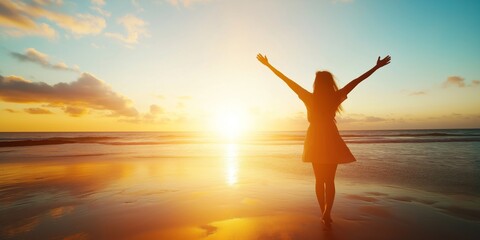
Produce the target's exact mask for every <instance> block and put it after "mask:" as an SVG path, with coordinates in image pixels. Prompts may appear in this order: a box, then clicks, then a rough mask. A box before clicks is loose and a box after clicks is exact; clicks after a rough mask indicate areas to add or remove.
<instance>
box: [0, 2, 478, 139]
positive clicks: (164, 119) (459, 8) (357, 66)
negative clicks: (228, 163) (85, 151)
mask: <svg viewBox="0 0 480 240" xmlns="http://www.w3.org/2000/svg"><path fill="white" fill-rule="evenodd" d="M0 6H1V8H0V9H1V10H2V11H0V39H1V49H0V52H1V55H0V62H1V63H2V64H1V65H0V75H2V76H3V77H7V76H12V75H14V76H20V77H22V78H23V79H27V80H29V81H32V82H45V83H46V84H49V85H52V86H53V85H54V84H57V83H72V82H75V81H77V80H78V79H79V78H81V76H82V73H84V72H85V73H88V74H90V75H91V76H93V78H94V79H97V80H101V81H102V82H104V83H105V85H108V86H110V87H111V91H112V92H114V93H115V94H118V96H123V97H118V99H124V100H125V99H127V100H128V101H127V100H125V103H122V104H126V105H122V109H126V108H134V109H135V110H136V111H137V112H138V114H136V115H122V114H120V115H118V116H113V115H115V114H112V113H118V112H121V111H123V110H121V111H120V110H118V109H117V108H116V107H118V106H111V105H108V104H103V105H102V104H96V105H95V104H92V101H90V100H89V99H88V98H89V96H84V97H83V98H82V96H78V98H75V101H73V100H68V101H67V100H66V101H65V102H62V101H61V99H60V97H58V98H51V97H44V98H37V99H34V97H33V96H32V97H31V98H28V101H27V102H25V101H26V100H25V101H23V100H22V101H23V102H18V101H13V100H8V94H9V93H8V91H7V90H9V86H7V85H5V86H3V85H2V87H0V100H2V101H1V102H0V111H3V112H2V116H6V117H5V118H4V120H3V121H4V123H2V126H3V129H1V130H13V129H14V130H22V129H23V130H35V129H37V130H52V129H51V128H52V127H49V126H50V125H52V124H55V123H58V122H63V123H65V124H67V123H68V126H64V128H62V129H63V130H88V129H89V128H91V130H99V129H105V127H107V128H109V129H111V130H122V129H126V130H135V129H139V130H184V129H188V130H196V129H205V128H206V126H209V125H211V123H212V122H215V121H214V120H212V119H211V118H212V116H217V115H222V114H223V113H224V112H229V111H234V112H235V111H236V112H235V113H232V114H233V115H235V114H238V115H243V116H245V115H247V116H246V117H244V118H247V119H250V120H249V122H250V125H252V126H251V128H253V129H257V130H272V129H273V130H282V129H287V130H293V129H303V128H304V127H305V126H306V121H305V109H304V107H303V105H302V103H301V102H300V101H299V100H298V98H297V97H296V96H295V95H294V94H292V93H290V90H289V89H288V88H287V87H286V86H284V84H283V83H282V82H281V81H279V80H278V79H276V77H275V76H274V75H273V74H271V73H270V72H269V71H268V69H266V68H264V67H263V66H262V65H260V64H259V63H258V62H257V61H256V59H255V56H256V54H257V53H258V52H261V53H264V54H267V56H269V59H270V61H271V63H272V64H273V65H274V66H276V67H277V68H278V69H280V70H281V71H283V72H284V73H285V74H286V75H287V76H289V77H290V78H292V79H293V80H295V81H297V82H298V83H299V84H301V85H302V86H304V87H305V88H307V89H309V90H311V85H312V83H313V78H314V73H315V71H317V70H329V71H331V72H332V73H333V74H334V75H335V76H336V78H337V80H338V82H339V85H340V86H343V85H345V84H346V83H348V81H350V80H351V79H353V78H355V77H357V76H358V75H360V74H362V73H363V72H365V71H367V70H368V69H369V68H371V67H373V66H374V64H375V61H376V58H377V57H378V56H380V55H381V56H384V55H387V54H390V55H391V56H392V63H391V64H390V65H388V66H387V67H386V68H384V69H381V70H379V71H378V72H376V73H375V74H374V75H373V76H372V77H371V78H370V79H368V80H366V82H364V83H362V84H361V85H360V86H359V87H358V88H357V89H355V90H354V92H352V94H351V95H350V96H349V100H348V101H347V102H346V103H345V105H344V108H345V112H344V113H343V114H342V115H340V116H338V119H337V120H338V123H339V126H340V128H341V129H385V128H430V127H434V128H443V127H448V128H452V127H459V128H462V127H480V110H479V109H480V97H479V96H480V94H479V92H480V84H479V83H478V82H477V81H478V80H480V68H479V67H478V66H480V45H479V44H478V40H479V39H480V29H479V28H478V25H479V24H480V15H478V14H477V13H478V12H479V10H480V2H478V1H373V0H372V1H362V0H351V1H330V0H325V1H233V0H224V1H222V0H211V1H194V0H190V1H163V0H157V1H153V0H144V1H142V0H140V1H108V0H107V1H91V2H90V1H75V2H74V1H65V0H64V1H24V2H21V1H5V2H4V3H2V5H0ZM25 9H34V11H33V10H30V12H34V13H37V12H38V14H37V15H35V14H32V13H26V12H25V11H26V10H25ZM6 10H9V11H6ZM7 13H11V14H7ZM29 14H30V15H29ZM60 15H61V16H60ZM69 17H70V18H69ZM22 18H26V19H29V20H30V21H31V22H33V23H34V24H30V25H28V26H25V24H24V22H21V21H20V20H21V19H22ZM15 21H16V22H15ZM22 24H23V25H22ZM45 25H47V26H48V29H50V32H49V34H47V33H48V31H43V32H42V31H40V30H38V29H39V28H40V27H39V26H45ZM52 31H53V32H54V34H52ZM45 32H47V33H45ZM27 49H34V50H35V51H36V52H35V53H34V52H32V50H30V54H36V53H42V54H46V55H48V61H49V63H51V65H49V66H47V65H45V64H43V65H42V64H39V62H38V59H36V61H31V60H30V61H29V60H27V61H25V60H24V61H21V60H20V59H19V58H18V57H14V54H13V53H17V54H23V55H26V54H27ZM35 56H37V55H35ZM59 62H63V63H65V64H66V65H67V66H68V67H69V68H72V69H73V68H75V69H74V70H65V69H60V68H53V67H52V66H53V65H55V64H57V63H59ZM75 65H76V66H78V69H77V68H76V67H75ZM96 86H99V87H102V86H103V85H101V84H99V85H96ZM2 88H4V91H3V93H2V91H1V90H2ZM10 90H11V89H10ZM72 91H73V90H72ZM2 94H3V95H2ZM17 94H22V93H17ZM24 94H27V93H26V92H25V93H24ZM28 94H32V93H31V92H30V93H28ZM99 94H102V92H98V94H97V95H95V96H96V97H101V96H100V95H99ZM25 99H27V98H25ZM90 99H91V96H90ZM119 101H121V100H119ZM79 102H80V103H79ZM52 103H55V104H52ZM52 105H55V106H52ZM127 105H128V107H127ZM152 105H155V106H156V107H158V109H161V111H157V113H155V114H154V113H153V112H152V111H151V109H152V107H151V106H152ZM68 107H70V108H71V109H72V108H81V109H82V111H80V110H79V113H80V112H81V114H76V115H75V116H73V115H72V114H69V113H68V111H67V110H66V109H67V108H68ZM31 108H35V109H36V108H41V109H43V110H47V111H48V112H49V113H47V114H31V113H29V112H28V111H27V110H26V109H31ZM154 108H155V107H154ZM232 109H234V110H232ZM4 110H5V111H4ZM10 110H12V111H10ZM30 112H32V111H30ZM39 112H42V111H39ZM224 114H230V113H224ZM19 116H22V117H21V118H22V119H23V120H22V121H21V122H14V120H13V119H18V117H19ZM98 119H102V122H103V125H98V126H97V127H96V126H94V125H92V124H93V123H94V122H95V120H97V121H98ZM31 123H35V124H33V126H32V124H31ZM37 123H38V124H37Z"/></svg>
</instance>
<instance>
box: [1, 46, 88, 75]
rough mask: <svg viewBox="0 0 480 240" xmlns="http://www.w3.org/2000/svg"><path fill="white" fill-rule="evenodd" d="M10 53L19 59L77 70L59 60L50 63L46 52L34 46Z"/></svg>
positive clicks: (51, 66) (45, 65)
mask: <svg viewBox="0 0 480 240" xmlns="http://www.w3.org/2000/svg"><path fill="white" fill-rule="evenodd" d="M10 54H11V55H12V56H13V57H15V58H16V59H18V60H20V61H27V62H33V63H36V64H40V65H41V66H44V67H47V68H52V69H58V70H68V71H74V72H79V69H78V67H77V66H74V67H69V66H68V65H67V64H66V63H63V62H59V63H56V64H53V63H51V62H50V60H49V58H48V55H47V54H45V53H42V52H40V51H38V50H36V49H35V48H27V49H26V50H25V53H16V52H11V53H10Z"/></svg>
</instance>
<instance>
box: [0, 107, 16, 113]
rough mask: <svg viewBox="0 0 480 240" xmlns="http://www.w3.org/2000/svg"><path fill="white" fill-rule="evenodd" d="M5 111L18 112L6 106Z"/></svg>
mask: <svg viewBox="0 0 480 240" xmlns="http://www.w3.org/2000/svg"><path fill="white" fill-rule="evenodd" d="M3 110H4V111H5V112H9V113H17V111H15V110H13V109H10V108H5V109H3Z"/></svg>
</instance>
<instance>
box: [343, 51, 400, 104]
mask: <svg viewBox="0 0 480 240" xmlns="http://www.w3.org/2000/svg"><path fill="white" fill-rule="evenodd" d="M390 59H391V57H390V56H386V57H385V58H383V59H380V57H378V59H377V64H376V65H375V66H374V67H373V68H372V69H370V70H368V71H367V72H366V73H364V74H362V75H361V76H360V77H358V78H356V79H354V80H352V81H351V82H349V83H348V84H347V85H346V86H345V87H343V88H342V91H344V94H345V95H347V94H348V93H350V92H351V91H352V90H353V89H354V88H355V87H356V86H357V85H358V84H359V83H361V82H362V81H363V80H365V79H367V78H368V77H370V75H372V73H374V72H375V71H377V70H378V69H380V68H381V67H384V66H385V65H387V64H389V63H390Z"/></svg>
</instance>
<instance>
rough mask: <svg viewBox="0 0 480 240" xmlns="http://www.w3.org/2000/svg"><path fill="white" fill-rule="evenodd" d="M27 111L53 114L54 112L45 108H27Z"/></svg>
mask: <svg viewBox="0 0 480 240" xmlns="http://www.w3.org/2000/svg"><path fill="white" fill-rule="evenodd" d="M24 110H25V112H27V113H30V114H52V112H51V111H50V110H48V109H45V108H25V109H24Z"/></svg>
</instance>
